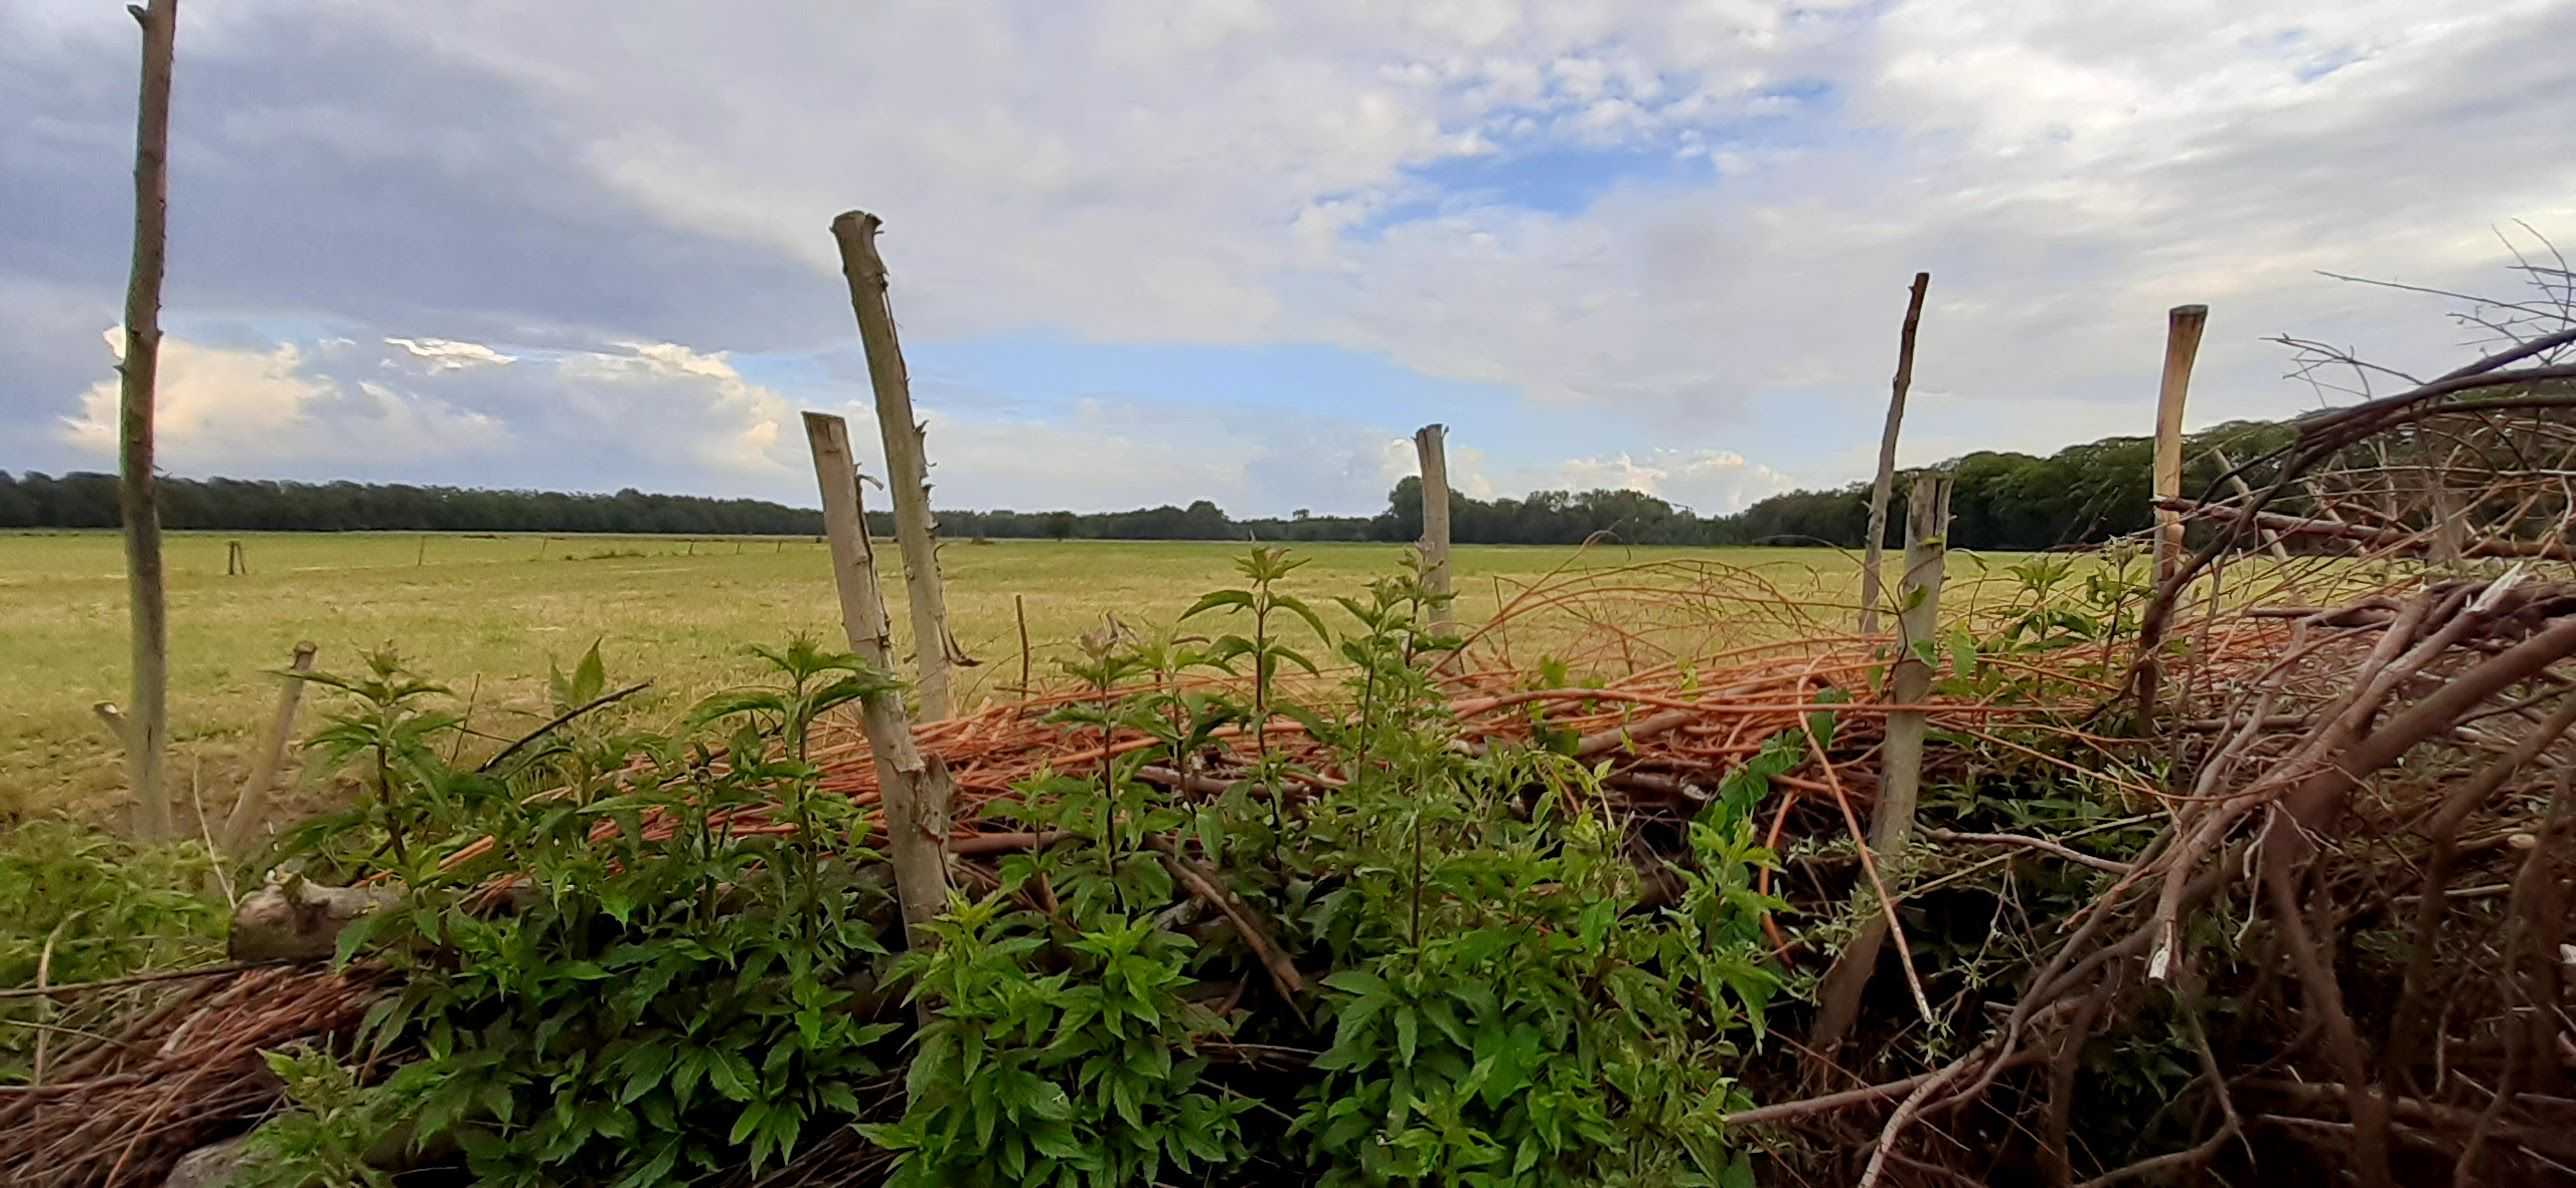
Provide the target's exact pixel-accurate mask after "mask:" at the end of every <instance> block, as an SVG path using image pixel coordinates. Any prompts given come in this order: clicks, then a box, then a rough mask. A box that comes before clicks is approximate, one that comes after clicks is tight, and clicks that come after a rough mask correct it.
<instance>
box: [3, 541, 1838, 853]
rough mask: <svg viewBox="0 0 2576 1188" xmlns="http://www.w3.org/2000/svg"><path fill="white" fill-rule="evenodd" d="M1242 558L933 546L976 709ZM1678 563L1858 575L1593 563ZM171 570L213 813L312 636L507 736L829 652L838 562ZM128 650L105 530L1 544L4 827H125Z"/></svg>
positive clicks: (641, 553)
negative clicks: (105, 704) (370, 659)
mask: <svg viewBox="0 0 2576 1188" xmlns="http://www.w3.org/2000/svg"><path fill="white" fill-rule="evenodd" d="M235 539H238V540H241V541H242V542H243V544H244V547H245V550H246V552H247V554H248V558H249V562H250V566H251V572H250V573H249V574H248V575H246V576H237V577H227V576H225V573H224V558H225V543H226V542H227V541H228V540H235ZM424 542H425V543H424ZM1242 548H1243V546H1241V545H1238V544H1226V543H1216V542H1168V543H1164V542H1155V543H1141V542H1100V541H1071V542H1052V541H1002V542H996V543H992V544H987V545H978V544H969V543H965V542H953V543H951V544H949V545H948V546H947V547H946V548H945V549H944V550H943V551H942V554H941V556H942V565H943V568H944V569H945V570H946V573H947V577H948V602H949V607H950V615H951V624H952V628H951V629H952V630H953V631H954V633H955V634H956V636H957V638H958V640H959V642H960V643H962V644H963V645H964V646H965V648H966V650H967V651H968V652H969V653H971V654H973V655H974V656H976V657H978V658H980V659H982V660H983V661H984V664H983V665H982V666H981V667H979V668H976V669H974V670H971V671H970V672H968V673H967V674H965V676H964V677H963V678H962V680H961V682H960V688H961V690H962V696H961V703H962V704H966V705H970V706H971V705H972V704H974V703H975V702H976V701H978V700H980V699H983V698H987V697H993V696H998V695H999V694H998V693H997V690H998V689H999V687H1001V686H1006V685H1013V684H1016V683H1017V682H1018V679H1019V667H1020V659H1019V657H1020V648H1019V636H1018V629H1017V627H1016V625H1015V623H1014V619H1013V610H1012V600H1013V596H1014V595H1018V596H1022V597H1024V598H1025V600H1026V604H1027V610H1028V629H1029V635H1030V639H1031V641H1032V643H1033V645H1034V648H1035V651H1036V653H1037V654H1036V657H1035V659H1034V666H1035V668H1036V671H1037V673H1038V674H1039V676H1040V677H1041V679H1043V678H1044V677H1045V676H1046V675H1047V674H1048V673H1049V671H1050V668H1051V658H1052V657H1053V656H1056V655H1059V654H1062V653H1063V651H1064V650H1065V649H1066V648H1067V647H1068V646H1069V645H1070V642H1071V640H1072V639H1073V638H1074V636H1075V635H1077V634H1078V633H1080V632H1082V631H1084V630H1088V629H1090V628H1092V627H1095V626H1097V625H1098V624H1099V623H1100V621H1101V617H1102V616H1103V615H1104V614H1110V613H1114V614H1117V615H1119V616H1121V617H1122V618H1124V619H1126V620H1128V621H1129V622H1131V623H1135V622H1144V623H1159V622H1164V621H1168V620H1170V619H1171V618H1172V617H1173V616H1175V615H1177V614H1179V613H1180V612H1181V611H1182V610H1184V609H1186V608H1187V607H1188V606H1189V604H1190V602H1191V600H1192V599H1194V598H1195V597H1196V596H1197V595H1198V594H1199V593H1200V592H1202V591H1205V590H1207V589H1210V588H1213V587H1216V586H1220V585H1227V584H1231V582H1232V579H1233V577H1234V575H1233V572H1232V568H1231V560H1232V558H1234V557H1235V556H1237V555H1239V554H1240V552H1241V551H1242ZM737 550H739V551H737ZM1296 551H1297V555H1299V556H1303V557H1307V558H1309V559H1310V560H1311V562H1312V563H1311V564H1310V565H1309V566H1308V567H1307V568H1305V569H1303V570H1301V571H1299V572H1298V574H1297V575H1296V577H1295V578H1294V579H1292V581H1293V585H1292V587H1291V588H1292V589H1295V590H1297V591H1299V592H1301V593H1304V594H1306V595H1307V596H1308V597H1310V598H1311V599H1313V600H1314V601H1315V602H1316V604H1317V605H1318V606H1319V607H1322V606H1325V605H1326V596H1328V595H1331V594H1335V593H1346V592H1350V591H1353V590H1356V589H1358V588H1359V587H1361V586H1362V585H1364V584H1365V583H1366V582H1367V581H1368V580H1369V579H1370V578H1372V577H1375V576H1378V575H1381V574H1385V573H1388V572H1392V570H1393V568H1394V567H1395V566H1396V564H1397V562H1398V559H1399V558H1400V556H1401V555H1402V548H1401V546H1397V545H1391V544H1318V545H1305V546H1298V547H1297V550H1296ZM692 554H694V555H692ZM879 554H880V555H879V560H880V564H881V565H883V566H884V567H885V570H884V575H883V583H884V587H885V591H886V593H887V595H888V596H889V597H890V598H892V599H894V600H896V601H897V605H896V606H895V608H894V609H895V614H894V618H895V621H896V634H897V636H898V641H897V642H898V645H899V646H901V647H903V648H905V649H907V650H908V648H909V644H908V642H906V641H905V639H904V638H903V637H905V636H907V635H908V634H909V633H908V631H907V630H906V629H905V624H904V614H903V611H902V608H901V606H900V600H901V599H902V597H903V595H902V586H901V583H900V573H899V571H897V569H896V567H895V558H894V550H893V549H892V548H891V547H885V548H881V549H880V550H879ZM1573 554H1574V550H1572V549H1568V548H1501V547H1464V548H1461V549H1459V550H1458V552H1457V556H1456V559H1455V568H1456V571H1457V587H1456V588H1457V590H1458V593H1459V601H1458V608H1459V612H1458V613H1459V618H1460V619H1461V620H1462V621H1464V622H1467V623H1476V622H1480V621H1482V620H1483V619H1484V618H1485V617H1486V616H1488V615H1490V614H1492V612H1493V610H1494V607H1495V604H1496V591H1497V588H1498V587H1497V584H1496V579H1500V582H1501V583H1502V588H1503V589H1504V591H1505V593H1506V595H1508V593H1509V587H1510V586H1511V585H1513V584H1514V583H1520V582H1527V581H1531V580H1535V579H1537V578H1538V577H1540V576H1542V575H1544V574H1545V573H1547V572H1548V571H1549V570H1551V569H1554V568H1556V567H1557V566H1559V565H1561V564H1564V563H1565V562H1566V561H1567V560H1568V559H1569V558H1570V557H1572V556H1573ZM541 555H542V559H540V557H541ZM1680 556H1698V557H1709V558H1722V559H1724V560H1726V561H1728V562H1731V563H1735V564H1740V565H1755V566H1764V567H1766V568H1767V570H1768V571H1771V572H1776V573H1779V574H1782V575H1785V576H1786V577H1788V578H1789V579H1790V580H1792V581H1794V582H1803V583H1812V584H1813V586H1815V587H1821V586H1833V587H1840V588H1843V589H1847V588H1848V583H1849V579H1850V577H1851V575H1852V574H1853V573H1854V572H1855V569H1854V567H1853V566H1852V564H1851V563H1850V562H1849V561H1848V560H1847V559H1845V558H1843V557H1841V556H1840V555H1838V554H1835V553H1832V552H1828V551H1823V550H1789V549H1778V550H1771V549H1735V550H1684V549H1634V550H1630V549H1625V548H1621V547H1617V546H1612V547H1609V548H1606V549H1595V550H1593V551H1592V552H1590V553H1589V554H1586V555H1585V556H1584V557H1583V558H1581V559H1580V562H1579V564H1582V565H1617V564H1621V563H1624V562H1626V561H1628V560H1643V559H1648V558H1653V557H1680ZM166 557H167V564H168V568H169V602H170V667H171V672H170V703H171V722H172V730H173V736H174V752H173V763H172V769H173V775H174V778H176V779H178V780H180V781H183V784H182V789H183V790H182V791H181V793H180V797H181V803H182V804H183V805H184V804H185V803H186V800H187V793H186V792H185V791H184V788H185V784H184V781H187V780H189V779H190V778H191V777H192V774H193V775H194V776H195V777H196V778H198V779H200V780H201V782H202V786H203V789H204V796H205V799H206V802H207V803H208V804H209V805H212V806H216V808H217V809H218V811H220V809H221V806H223V805H226V804H229V803H230V802H231V800H232V796H233V790H234V789H235V788H236V787H237V786H238V783H239V780H240V776H241V771H242V768H243V766H244V764H245V759H246V754H245V753H246V752H247V750H248V749H249V747H250V744H251V740H252V739H253V738H254V737H255V736H256V734H257V732H258V729H259V724H260V722H261V721H262V720H263V719H264V718H265V717H266V715H267V714H268V713H269V712H270V710H269V707H270V706H271V704H272V703H273V702H274V699H275V697H276V691H277V680H276V678H275V677H273V676H272V675H270V673H271V672H272V671H273V670H275V669H276V668H278V667H281V666H283V665H284V664H285V663H286V660H287V657H288V655H289V653H290V652H291V651H292V649H293V647H294V644H295V642H296V641H297V640H299V639H310V640H312V641H314V642H315V643H317V644H319V645H320V647H321V655H320V661H319V663H320V665H321V666H322V667H323V668H325V669H333V668H345V667H352V666H354V665H355V664H356V662H357V655H358V653H359V651H360V650H361V649H365V648H371V647H374V646H376V645H379V644H384V643H392V644H394V645H395V646H397V647H398V648H399V649H400V650H401V652H402V653H403V655H404V656H406V657H407V658H409V659H410V660H411V661H412V662H413V663H414V664H415V666H416V667H417V668H419V669H420V670H421V671H423V672H425V673H427V674H429V675H431V676H433V677H435V678H436V679H439V680H442V681H446V682H448V683H449V684H451V685H452V686H453V687H454V689H455V691H456V692H457V694H458V695H459V696H460V697H464V696H466V695H468V694H469V693H471V694H472V697H473V704H474V710H473V718H472V721H473V724H474V725H475V726H476V727H478V728H479V729H482V730H486V731H489V732H491V733H495V734H500V735H504V736H508V735H515V734H517V733H520V732H522V731H524V730H526V729H528V728H530V727H531V726H533V725H534V724H535V723H536V722H537V721H539V720H541V718H542V715H541V713H540V710H541V708H542V704H543V700H544V681H545V673H546V666H547V661H548V659H549V658H554V659H558V660H561V661H563V662H564V663H565V664H566V665H567V666H568V665H569V664H570V662H571V661H572V660H573V659H574V658H575V657H578V656H579V655H580V654H581V652H582V650H583V649H584V648H587V647H589V646H590V644H591V642H592V641H593V640H598V641H600V642H601V652H602V654H603V655H604V656H605V657H606V658H607V661H608V665H609V671H610V675H611V676H612V678H628V679H642V678H645V677H651V678H654V679H655V681H656V686H655V696H656V697H658V698H659V699H660V703H661V704H662V705H663V706H666V707H677V706H679V705H685V704H686V703H687V702H688V701H690V700H694V699H695V698H696V697H697V696H699V695H700V694H703V693H706V692H708V691H710V690H713V689H716V688H720V687H723V686H725V685H727V684H731V683H735V682H737V681H741V680H745V679H750V678H752V677H753V676H755V675H756V673H757V669H756V668H755V667H754V666H752V665H749V664H746V663H744V662H743V659H742V656H741V649H742V646H743V645H744V644H747V643H754V642H777V641H781V640H784V639H785V638H787V637H788V636H790V635H792V634H794V633H797V632H800V631H801V632H811V633H814V634H816V635H819V636H823V637H825V638H838V636H839V620H838V611H837V609H836V603H835V601H834V596H833V591H832V587H831V576H830V571H829V567H828V565H827V562H826V556H825V550H824V546H823V545H821V544H820V543H817V542H815V541H814V540H812V539H811V538H791V539H787V540H775V539H754V540H744V541H736V540H731V539H714V540H711V539H700V540H696V541H694V542H692V541H690V540H686V539H681V538H671V537H588V536H585V537H553V538H540V537H535V536H509V537H474V536H451V535H432V536H429V537H426V538H424V537H421V536H419V535H415V534H337V535H335V534H243V533H175V534H172V535H171V536H170V537H169V538H168V543H167V549H166ZM1811 588H1812V587H1811ZM1846 597H1847V595H1846ZM1336 615H1337V612H1336ZM126 657H127V635H126V610H125V580H124V559H123V553H122V551H121V548H120V545H119V543H118V539H117V537H116V536H115V535H114V534H112V533H60V534H32V535H27V534H21V535H0V813H5V812H20V813H25V812H42V811H56V810H59V811H67V812H71V813H73V814H75V815H80V816H85V817H90V818H93V819H98V820H112V819H114V814H115V808H114V806H115V805H117V804H118V803H120V802H121V801H122V800H123V799H124V793H123V788H124V774H123V769H122V765H121V763H120V762H119V757H118V755H117V753H116V752H115V750H114V749H113V747H112V746H111V744H110V742H109V740H108V737H107V734H106V732H105V730H104V729H103V728H102V727H101V726H100V724H99V723H98V721H97V719H96V718H95V717H93V716H92V713H91V710H90V706H91V705H92V703H94V702H98V701H116V702H123V701H124V700H126V697H127V691H126V680H127V677H126V663H127V661H126ZM647 708H648V709H649V708H651V707H649V706H648V707H647ZM310 712H311V711H310V707H309V706H308V709H307V713H308V715H309V714H310ZM310 723H311V718H310V717H309V716H308V717H307V719H306V725H308V726H309V725H310ZM317 794H318V793H316V792H314V791H313V790H310V789H308V790H307V792H306V796H307V797H308V798H309V797H311V796H314V795H317ZM290 803H292V802H290Z"/></svg>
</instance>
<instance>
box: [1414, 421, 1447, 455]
mask: <svg viewBox="0 0 2576 1188" xmlns="http://www.w3.org/2000/svg"><path fill="white" fill-rule="evenodd" d="M1448 436H1449V426H1447V425H1444V424H1442V423H1440V422H1438V421H1433V422H1432V423H1430V424H1428V425H1425V426H1423V427H1421V428H1419V429H1416V430H1414V431H1413V444H1414V445H1416V446H1418V447H1423V448H1428V447H1429V446H1430V445H1431V443H1433V442H1435V441H1440V440H1442V439H1444V438H1446V437H1448Z"/></svg>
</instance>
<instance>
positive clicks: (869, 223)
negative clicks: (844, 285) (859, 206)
mask: <svg viewBox="0 0 2576 1188" xmlns="http://www.w3.org/2000/svg"><path fill="white" fill-rule="evenodd" d="M884 227H885V220H884V219H880V218H878V217H876V216H875V215H872V214H869V213H868V212H866V211H864V210H845V211H842V212H841V213H840V214H839V215H838V216H837V217H835V218H833V220H832V238H833V239H834V240H836V241H838V242H839V243H840V245H841V265H842V269H843V271H844V272H853V270H855V272H854V275H855V276H859V277H865V278H867V279H869V280H873V281H876V282H878V283H880V284H882V283H883V282H884V280H885V274H886V268H885V258H884V257H882V256H879V255H878V254H877V232H878V231H879V230H881V229H883V228H884Z"/></svg>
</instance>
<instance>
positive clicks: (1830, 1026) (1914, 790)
mask: <svg viewBox="0 0 2576 1188" xmlns="http://www.w3.org/2000/svg"><path fill="white" fill-rule="evenodd" d="M1949 530H1950V476H1949V475H1947V474H1939V473H1932V474H1924V475H1918V476H1916V478H1915V480H1914V489H1913V490H1912V491H1911V492H1910V493H1909V494H1908V496H1907V499H1906V509H1905V576H1904V578H1903V579H1902V580H1901V581H1900V582H1899V583H1898V585H1897V604H1898V607H1899V610H1898V612H1897V617H1896V663H1895V665H1894V667H1893V668H1892V670H1891V671H1890V672H1889V674H1888V683H1887V684H1888V687H1887V696H1888V699H1889V700H1890V701H1892V702H1894V703H1895V704H1898V705H1920V704H1922V703H1923V700H1924V698H1925V697H1927V696H1929V695H1930V693H1931V691H1932V666H1931V665H1930V664H1928V663H1926V662H1925V660H1924V657H1923V654H1922V653H1923V650H1925V649H1926V648H1931V649H1934V650H1935V654H1936V655H1937V654H1938V653H1937V646H1938V641H1939V639H1940V617H1941V578H1942V571H1943V568H1944V566H1945V563H1946V561H1947V559H1948V556H1949V542H1948V539H1947V537H1948V533H1949ZM1929 725H1930V724H1929V722H1928V721H1927V720H1926V718H1925V715H1924V714H1923V712H1922V711H1920V710H1898V711H1895V712H1892V713H1890V714H1888V715H1887V741H1886V742H1885V744H1883V745H1882V746H1881V747H1880V749H1879V757H1880V767H1881V772H1882V774H1881V775H1880V777H1879V785H1878V803H1877V804H1876V805H1875V806H1873V807H1872V808H1871V810H1870V822H1869V848H1870V853H1871V854H1872V855H1873V856H1875V858H1876V859H1877V862H1878V869H1879V870H1880V871H1882V872H1885V871H1890V870H1895V871H1896V872H1897V873H1899V874H1901V873H1902V868H1903V859H1904V855H1905V847H1906V845H1907V843H1908V842H1910V841H1912V840H1913V837H1914V810H1915V805H1916V803H1917V802H1918V801H1919V800H1920V799H1921V795H1922V789H1923V736H1924V732H1925V731H1926V730H1927V729H1928V728H1929ZM1889 894H1890V895H1893V894H1895V892H1894V890H1893V889H1892V888H1891V889H1890V891H1889ZM1890 908H1892V905H1882V909H1881V910H1880V911H1877V912H1874V913H1872V914H1871V915H1870V916H1869V917H1868V918H1867V919H1865V920H1863V921H1862V922H1861V925H1860V931H1859V932H1858V933H1857V934H1855V935H1854V936H1853V937H1852V941H1851V944H1850V946H1849V947H1847V948H1845V949H1844V950H1843V952H1842V956H1841V957H1840V958H1838V959H1836V960H1835V962H1834V966H1833V968H1832V969H1830V970H1828V971H1826V974H1825V981H1824V985H1823V986H1822V987H1821V988H1820V989H1819V992H1818V996H1817V999H1818V1004H1819V1006H1818V1010H1817V1013H1816V1032H1815V1036H1814V1038H1813V1039H1812V1040H1811V1041H1810V1043H1809V1046H1811V1047H1813V1048H1815V1049H1816V1050H1817V1051H1819V1052H1827V1053H1830V1052H1832V1051H1833V1049H1834V1048H1835V1046H1836V1045H1839V1044H1840V1043H1841V1042H1842V1039H1843V1036H1844V1035H1845V1034H1846V1033H1848V1032H1849V1031H1850V1030H1851V1025H1852V1022H1853V1021H1854V1020H1855V1019H1857V1018H1859V1017H1860V1000H1861V992H1862V991H1863V990H1865V989H1867V988H1868V986H1869V978H1870V974H1871V972H1872V971H1873V970H1875V969H1876V968H1877V967H1878V951H1879V948H1880V947H1881V946H1882V945H1884V944H1886V943H1887V936H1888V919H1889V917H1891V916H1893V915H1894V914H1895V913H1894V912H1893V911H1892V910H1889V909H1890Z"/></svg>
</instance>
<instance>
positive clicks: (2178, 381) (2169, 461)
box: [2155, 305, 2209, 583]
mask: <svg viewBox="0 0 2576 1188" xmlns="http://www.w3.org/2000/svg"><path fill="white" fill-rule="evenodd" d="M2208 324H2209V307H2208V306H2206V305H2177V306H2175V307H2173V309H2172V310H2171V311H2170V312H2168V313H2166V315H2165V374H2164V382H2163V383H2162V385H2160V386H2159V387H2158V388H2157V389H2156V473H2155V497H2156V498H2158V499H2179V498H2181V497H2182V407H2183V399H2184V397H2186V396H2188V395H2190V393H2191V364H2192V360H2193V359H2194V358H2195V357H2197V356H2198V355H2199V354H2200V332H2201V330H2202V329H2203V328H2204V327H2206V326H2207V325H2208ZM2182 557H2183V551H2182V513H2181V512H2178V511H2173V510H2171V509H2169V508H2164V507H2158V508H2157V509H2156V581H2157V582H2159V583H2161V582H2163V581H2164V580H2165V579H2166V578H2169V577H2171V576H2173V572H2174V569H2175V568H2176V567H2178V566H2180V565H2181V564H2182Z"/></svg>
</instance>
